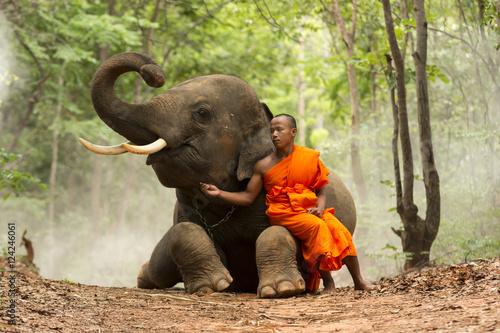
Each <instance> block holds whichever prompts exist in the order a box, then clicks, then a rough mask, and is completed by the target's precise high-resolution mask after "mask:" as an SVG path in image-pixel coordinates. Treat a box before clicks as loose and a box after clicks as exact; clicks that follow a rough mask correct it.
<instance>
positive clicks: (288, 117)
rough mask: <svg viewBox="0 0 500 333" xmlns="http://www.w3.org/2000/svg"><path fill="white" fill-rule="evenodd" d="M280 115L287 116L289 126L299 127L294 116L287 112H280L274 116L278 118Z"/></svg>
mask: <svg viewBox="0 0 500 333" xmlns="http://www.w3.org/2000/svg"><path fill="white" fill-rule="evenodd" d="M278 117H285V118H286V120H287V123H288V126H290V128H297V122H296V121H295V118H294V117H293V116H291V115H289V114H286V113H280V114H278V115H276V116H274V118H278ZM274 118H273V119H274Z"/></svg>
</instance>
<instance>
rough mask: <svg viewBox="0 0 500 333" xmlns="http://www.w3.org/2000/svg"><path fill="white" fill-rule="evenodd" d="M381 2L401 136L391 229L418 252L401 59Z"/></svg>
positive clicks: (386, 1) (411, 263)
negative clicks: (395, 225) (397, 224)
mask: <svg viewBox="0 0 500 333" xmlns="http://www.w3.org/2000/svg"><path fill="white" fill-rule="evenodd" d="M382 5H383V7H384V17H385V26H386V31H387V38H388V40H389V46H390V49H391V54H392V58H393V60H394V67H395V70H396V90H397V107H396V105H394V106H393V109H397V115H394V120H395V121H396V116H397V118H398V124H397V126H396V125H394V128H395V130H394V131H395V132H396V128H397V129H398V130H399V136H400V139H401V153H402V155H403V186H402V189H401V190H400V189H399V188H398V182H400V175H399V153H398V152H397V139H395V138H394V137H393V146H392V147H393V148H392V149H393V158H394V172H395V173H394V175H395V182H396V186H397V187H396V191H397V193H396V195H397V199H396V200H397V212H398V214H399V216H400V217H401V220H402V222H403V227H404V229H403V230H394V229H393V231H394V232H395V233H396V234H397V235H398V236H399V237H400V238H401V241H402V245H403V251H404V252H408V253H417V252H418V253H420V252H421V251H419V247H418V246H417V244H421V241H418V240H419V239H420V240H421V238H422V236H423V231H424V228H423V223H422V219H421V218H419V217H418V215H417V212H418V208H417V206H416V205H415V204H414V202H413V179H414V176H413V156H412V148H411V141H410V131H409V126H408V112H407V106H406V87H405V79H404V74H405V68H404V60H403V55H402V53H401V50H400V48H399V45H398V42H397V39H396V34H395V31H394V22H393V20H392V13H391V5H390V2H389V0H382ZM411 267H414V261H413V257H412V258H411V259H409V260H407V261H406V263H405V266H404V268H405V270H406V269H410V268H411Z"/></svg>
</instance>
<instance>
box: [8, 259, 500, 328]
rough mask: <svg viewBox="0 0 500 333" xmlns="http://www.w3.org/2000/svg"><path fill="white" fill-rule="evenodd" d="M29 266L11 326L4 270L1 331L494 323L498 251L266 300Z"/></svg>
mask: <svg viewBox="0 0 500 333" xmlns="http://www.w3.org/2000/svg"><path fill="white" fill-rule="evenodd" d="M19 271H20V272H21V271H22V269H21V268H20V270H19ZM27 274H28V273H25V274H23V273H19V274H18V276H17V279H16V285H17V291H16V294H17V296H16V301H17V302H16V316H17V324H16V325H15V326H11V325H8V324H7V323H8V317H7V311H6V309H7V304H8V302H9V297H8V291H7V290H6V289H5V285H6V283H4V281H7V280H8V277H9V273H7V272H0V277H1V279H2V288H4V289H0V293H1V296H0V302H1V304H2V313H1V319H0V331H2V332H57V331H59V332H150V331H152V332H335V331H341V332H426V331H435V332H500V259H495V260H480V261H476V262H472V263H468V264H462V265H456V266H447V267H440V268H433V269H427V270H425V271H421V272H417V273H414V274H411V275H408V276H405V277H396V278H392V279H388V280H384V281H379V282H378V283H377V288H378V290H376V291H371V292H359V291H354V290H353V289H352V288H339V289H337V292H336V293H335V294H334V295H312V294H304V295H300V296H297V297H292V298H288V299H270V300H269V299H258V298H256V296H255V295H254V294H243V293H215V294H212V295H210V296H206V295H189V294H186V293H185V292H184V291H181V290H143V289H131V288H104V287H96V286H87V285H82V284H72V283H67V282H60V281H53V280H46V279H42V278H40V277H37V276H35V275H31V276H30V275H27Z"/></svg>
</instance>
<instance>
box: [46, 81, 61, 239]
mask: <svg viewBox="0 0 500 333" xmlns="http://www.w3.org/2000/svg"><path fill="white" fill-rule="evenodd" d="M62 76H63V73H62V72H61V76H60V77H59V79H58V80H57V84H58V86H59V89H60V90H59V91H62V89H63V84H64V80H63V78H62ZM58 99H59V100H58V101H57V106H56V116H55V117H54V122H53V123H52V125H53V126H54V129H53V131H52V162H51V164H50V178H49V207H48V210H49V212H48V214H49V222H50V223H51V224H52V223H53V222H54V214H55V210H54V204H55V196H56V177H57V164H58V157H59V119H60V117H61V110H62V100H61V93H59V98H58ZM50 229H51V230H52V228H50Z"/></svg>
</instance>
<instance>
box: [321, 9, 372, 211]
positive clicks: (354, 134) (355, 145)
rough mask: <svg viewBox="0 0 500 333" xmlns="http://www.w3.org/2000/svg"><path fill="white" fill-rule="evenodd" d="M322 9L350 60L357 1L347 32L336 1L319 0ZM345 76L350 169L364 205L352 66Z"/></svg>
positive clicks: (366, 196) (355, 88)
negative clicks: (347, 83)
mask: <svg viewBox="0 0 500 333" xmlns="http://www.w3.org/2000/svg"><path fill="white" fill-rule="evenodd" d="M321 3H322V4H323V7H325V9H326V10H327V11H328V13H330V15H331V16H332V17H333V20H334V21H335V24H336V25H337V28H338V31H339V33H340V35H341V36H342V40H343V41H344V43H345V46H346V53H347V58H348V59H349V58H352V57H353V56H354V39H355V34H356V20H357V11H358V5H357V1H356V0H353V1H352V5H353V13H352V23H351V30H350V31H349V30H348V29H347V27H346V25H345V23H344V19H343V17H342V14H341V13H340V5H339V1H338V0H332V6H331V7H329V6H327V5H326V4H325V3H324V2H323V0H321ZM347 76H348V80H349V93H350V103H351V169H352V175H353V179H354V184H355V185H356V191H357V193H358V197H359V201H360V203H361V204H365V203H366V202H367V199H368V195H367V191H366V185H365V180H364V177H363V170H362V168H361V157H360V154H359V150H360V149H359V134H360V126H359V91H358V82H357V78H356V68H355V67H354V65H353V64H351V63H347Z"/></svg>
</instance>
